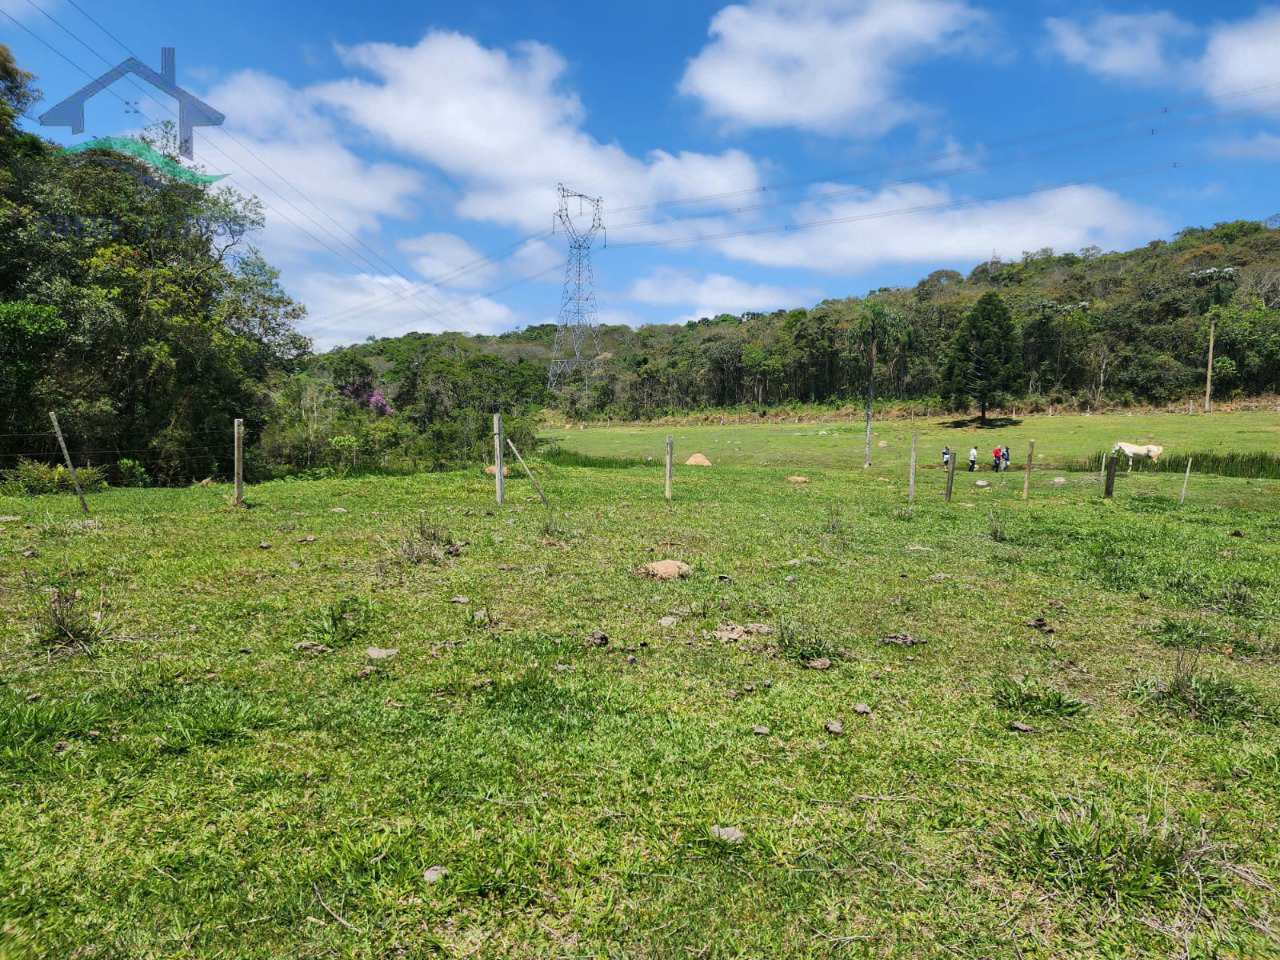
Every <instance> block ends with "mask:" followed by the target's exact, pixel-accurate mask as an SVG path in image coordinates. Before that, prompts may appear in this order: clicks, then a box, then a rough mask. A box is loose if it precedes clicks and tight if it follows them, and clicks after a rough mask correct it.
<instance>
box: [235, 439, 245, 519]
mask: <svg viewBox="0 0 1280 960" xmlns="http://www.w3.org/2000/svg"><path fill="white" fill-rule="evenodd" d="M235 444H236V452H235V462H236V467H235V469H236V478H235V479H236V496H235V500H234V501H233V503H234V505H235V506H237V507H243V506H244V421H243V420H236V422H235Z"/></svg>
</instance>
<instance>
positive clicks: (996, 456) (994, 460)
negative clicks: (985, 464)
mask: <svg viewBox="0 0 1280 960" xmlns="http://www.w3.org/2000/svg"><path fill="white" fill-rule="evenodd" d="M991 469H992V470H994V471H995V472H996V473H999V472H1000V448H999V447H996V448H995V449H994V450H992V451H991Z"/></svg>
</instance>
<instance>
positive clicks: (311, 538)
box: [298, 533, 316, 543]
mask: <svg viewBox="0 0 1280 960" xmlns="http://www.w3.org/2000/svg"><path fill="white" fill-rule="evenodd" d="M298 542H299V543H315V542H316V535H315V534H314V533H308V534H307V535H306V536H305V537H301V538H300V539H299V540H298Z"/></svg>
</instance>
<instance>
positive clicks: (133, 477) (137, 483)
mask: <svg viewBox="0 0 1280 960" xmlns="http://www.w3.org/2000/svg"><path fill="white" fill-rule="evenodd" d="M116 472H117V473H118V474H120V486H122V487H149V486H151V474H149V473H147V468H146V467H144V466H143V465H142V464H141V463H139V462H138V461H137V460H131V459H130V458H128V457H124V458H122V459H120V460H117V461H116Z"/></svg>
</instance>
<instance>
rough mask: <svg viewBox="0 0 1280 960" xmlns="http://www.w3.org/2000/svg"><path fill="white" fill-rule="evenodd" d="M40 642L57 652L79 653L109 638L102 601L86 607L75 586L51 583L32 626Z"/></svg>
mask: <svg viewBox="0 0 1280 960" xmlns="http://www.w3.org/2000/svg"><path fill="white" fill-rule="evenodd" d="M35 630H36V638H37V639H38V640H39V641H40V643H41V644H42V645H43V646H45V647H46V648H48V649H49V650H52V651H54V652H57V653H81V652H84V651H87V650H91V649H93V648H94V647H95V646H97V645H98V644H99V643H102V642H103V641H104V640H109V639H111V633H110V629H109V626H108V621H107V612H106V603H105V601H99V603H98V607H97V608H96V609H92V610H91V609H90V608H89V607H88V606H87V605H86V604H85V602H84V598H83V596H82V595H81V593H80V591H79V590H70V589H66V588H63V587H54V588H53V592H52V594H50V596H49V604H48V606H47V607H45V609H44V611H43V613H42V614H41V616H40V617H39V619H38V620H37V622H36V626H35Z"/></svg>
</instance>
